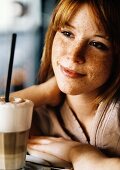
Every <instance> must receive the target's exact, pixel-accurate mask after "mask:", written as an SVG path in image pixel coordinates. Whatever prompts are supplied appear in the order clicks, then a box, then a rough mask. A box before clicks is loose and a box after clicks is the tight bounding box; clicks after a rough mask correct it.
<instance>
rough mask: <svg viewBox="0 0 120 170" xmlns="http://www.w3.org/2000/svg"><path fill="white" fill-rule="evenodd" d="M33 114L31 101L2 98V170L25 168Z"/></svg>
mask: <svg viewBox="0 0 120 170" xmlns="http://www.w3.org/2000/svg"><path fill="white" fill-rule="evenodd" d="M32 113H33V103H32V101H30V100H27V99H21V98H14V99H10V102H7V103H6V102H5V100H4V98H0V169H2V170H17V169H21V168H23V167H24V165H25V157H26V150H27V140H28V137H29V129H30V126H31V121H32Z"/></svg>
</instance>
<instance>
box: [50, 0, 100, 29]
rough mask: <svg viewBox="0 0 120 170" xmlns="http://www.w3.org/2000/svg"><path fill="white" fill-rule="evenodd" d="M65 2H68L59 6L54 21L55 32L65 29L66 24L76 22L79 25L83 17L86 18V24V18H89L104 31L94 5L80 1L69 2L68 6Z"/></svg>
mask: <svg viewBox="0 0 120 170" xmlns="http://www.w3.org/2000/svg"><path fill="white" fill-rule="evenodd" d="M68 1H69V0H68ZM64 2H66V1H63V3H62V4H61V6H59V8H58V9H57V11H56V15H55V17H54V20H53V28H54V29H55V30H58V29H59V28H60V27H64V26H65V25H66V24H68V23H69V22H72V21H73V20H74V22H76V23H79V21H80V17H82V16H83V17H84V23H85V20H86V18H88V16H89V21H91V22H93V23H94V24H95V25H97V26H98V28H99V30H101V29H102V30H103V26H102V24H101V21H100V19H99V17H98V15H97V9H96V8H95V7H93V5H91V4H89V3H85V2H84V3H83V2H80V1H73V2H72V3H70V2H69V3H68V4H67V5H66V4H64ZM63 11H64V12H63ZM76 16H77V17H76ZM75 20H76V21H75Z"/></svg>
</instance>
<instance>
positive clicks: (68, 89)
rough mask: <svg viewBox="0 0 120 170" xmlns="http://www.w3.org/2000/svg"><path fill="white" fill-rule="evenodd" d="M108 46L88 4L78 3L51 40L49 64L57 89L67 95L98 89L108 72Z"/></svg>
mask: <svg viewBox="0 0 120 170" xmlns="http://www.w3.org/2000/svg"><path fill="white" fill-rule="evenodd" d="M111 49H112V47H111V43H110V42H109V39H108V36H107V35H106V33H105V31H104V29H103V27H102V26H101V25H99V27H98V24H96V22H95V19H94V17H92V15H91V14H90V10H89V7H88V6H87V5H86V4H84V5H81V7H80V9H79V11H78V12H77V13H76V14H75V15H74V17H73V18H72V19H71V21H70V22H69V23H67V24H66V26H65V27H64V28H60V29H59V30H58V31H57V33H56V35H55V37H54V41H53V46H52V66H53V70H54V73H55V76H56V79H57V82H58V86H59V88H60V89H61V91H63V92H64V93H66V94H71V95H78V94H81V93H90V92H98V90H99V88H100V87H101V86H102V85H103V84H104V83H105V82H106V81H107V80H108V78H109V76H110V73H111V67H112V50H111Z"/></svg>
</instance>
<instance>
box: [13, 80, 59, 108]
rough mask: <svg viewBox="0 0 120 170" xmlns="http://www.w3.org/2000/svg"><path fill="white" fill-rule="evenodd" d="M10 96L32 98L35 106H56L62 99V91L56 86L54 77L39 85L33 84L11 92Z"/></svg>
mask: <svg viewBox="0 0 120 170" xmlns="http://www.w3.org/2000/svg"><path fill="white" fill-rule="evenodd" d="M11 96H13V97H21V98H26V99H29V100H32V101H33V103H34V106H35V107H38V106H41V105H43V104H49V105H51V106H56V105H58V104H59V103H60V101H61V99H62V93H61V91H60V90H59V88H58V86H57V82H56V79H55V77H53V78H51V79H49V80H48V81H46V82H45V83H42V84H40V85H33V86H31V87H28V88H26V89H23V90H20V91H17V92H14V93H11Z"/></svg>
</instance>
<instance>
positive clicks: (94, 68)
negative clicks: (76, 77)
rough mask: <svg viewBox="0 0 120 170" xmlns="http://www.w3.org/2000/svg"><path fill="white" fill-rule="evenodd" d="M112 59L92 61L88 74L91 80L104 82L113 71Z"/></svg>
mask: <svg viewBox="0 0 120 170" xmlns="http://www.w3.org/2000/svg"><path fill="white" fill-rule="evenodd" d="M111 68H112V59H111V58H109V59H108V60H103V61H99V62H94V63H91V65H89V66H88V76H89V79H90V80H94V81H95V82H96V83H98V84H99V83H100V84H101V85H102V84H104V83H105V82H106V81H107V80H108V78H109V76H110V73H111Z"/></svg>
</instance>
